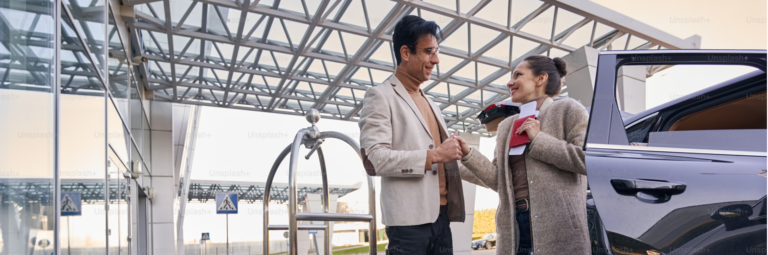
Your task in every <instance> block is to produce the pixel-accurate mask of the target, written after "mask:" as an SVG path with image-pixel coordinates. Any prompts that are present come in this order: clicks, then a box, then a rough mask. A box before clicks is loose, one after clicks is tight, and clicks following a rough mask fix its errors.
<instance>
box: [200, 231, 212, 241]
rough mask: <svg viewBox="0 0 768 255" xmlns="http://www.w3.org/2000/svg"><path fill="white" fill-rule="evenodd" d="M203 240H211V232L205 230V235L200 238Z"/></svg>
mask: <svg viewBox="0 0 768 255" xmlns="http://www.w3.org/2000/svg"><path fill="white" fill-rule="evenodd" d="M200 240H202V241H206V240H211V234H208V232H203V237H202V238H200Z"/></svg>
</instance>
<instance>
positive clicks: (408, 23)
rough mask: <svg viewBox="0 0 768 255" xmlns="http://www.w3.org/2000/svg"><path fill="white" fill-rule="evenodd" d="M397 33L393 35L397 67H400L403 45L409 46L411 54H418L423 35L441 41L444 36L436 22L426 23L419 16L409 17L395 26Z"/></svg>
mask: <svg viewBox="0 0 768 255" xmlns="http://www.w3.org/2000/svg"><path fill="white" fill-rule="evenodd" d="M394 32H395V33H394V34H392V43H393V44H394V45H393V46H394V49H392V50H394V51H395V52H394V54H395V60H396V61H397V63H396V64H397V65H400V62H401V61H402V56H400V48H402V47H403V45H405V46H408V48H410V49H411V53H413V54H416V41H418V40H419V37H421V36H422V35H427V34H429V35H432V36H434V37H435V39H437V40H438V41H440V38H442V36H443V34H442V32H441V31H440V26H438V25H437V23H435V22H434V21H426V20H424V19H422V18H421V17H419V16H414V15H408V16H405V17H403V19H401V20H400V21H398V22H397V25H395V31H394Z"/></svg>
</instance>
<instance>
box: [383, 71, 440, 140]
mask: <svg viewBox="0 0 768 255" xmlns="http://www.w3.org/2000/svg"><path fill="white" fill-rule="evenodd" d="M389 83H390V84H392V88H393V89H394V90H395V93H396V94H397V95H398V96H400V98H402V99H403V100H404V101H405V103H406V104H407V105H408V107H410V108H411V111H413V114H416V117H418V118H419V122H421V126H422V127H423V128H424V131H427V134H428V135H429V137H430V138H432V133H430V132H429V128H428V127H427V122H425V121H424V117H423V116H421V112H419V108H418V107H417V106H416V103H414V102H413V99H411V96H410V95H408V91H407V90H405V87H404V86H403V84H400V80H398V79H397V78H396V77H395V75H392V78H390V79H389Z"/></svg>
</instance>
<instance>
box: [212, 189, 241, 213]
mask: <svg viewBox="0 0 768 255" xmlns="http://www.w3.org/2000/svg"><path fill="white" fill-rule="evenodd" d="M216 214H237V193H216Z"/></svg>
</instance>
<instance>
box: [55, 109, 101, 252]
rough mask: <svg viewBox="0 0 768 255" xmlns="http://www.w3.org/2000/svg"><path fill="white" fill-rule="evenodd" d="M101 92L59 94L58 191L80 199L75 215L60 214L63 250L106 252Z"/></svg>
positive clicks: (63, 205)
mask: <svg viewBox="0 0 768 255" xmlns="http://www.w3.org/2000/svg"><path fill="white" fill-rule="evenodd" d="M104 96H105V95H104V94H102V95H99V96H91V95H83V94H79V95H67V94H64V95H62V96H61V114H62V117H61V122H60V127H61V129H60V130H61V131H60V132H61V133H60V134H61V136H60V147H59V151H60V153H61V154H60V155H61V159H60V163H59V169H60V170H59V173H60V176H61V192H62V194H69V193H70V192H73V193H79V194H80V200H81V203H80V204H81V206H80V208H76V209H77V210H78V211H79V213H77V214H78V215H72V216H67V214H66V213H63V214H62V216H61V226H60V237H61V239H60V240H61V242H62V243H61V252H62V253H63V254H94V255H95V254H106V249H105V247H106V235H105V232H104V229H105V228H106V212H105V210H104V204H105V202H104V201H105V198H106V195H105V191H106V188H105V173H106V169H105V168H106V162H105V152H106V139H107V138H106V137H105V136H104V131H105V116H104V112H105V104H104ZM62 208H65V204H64V203H63V202H62ZM62 211H64V209H62Z"/></svg>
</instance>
